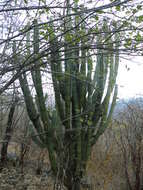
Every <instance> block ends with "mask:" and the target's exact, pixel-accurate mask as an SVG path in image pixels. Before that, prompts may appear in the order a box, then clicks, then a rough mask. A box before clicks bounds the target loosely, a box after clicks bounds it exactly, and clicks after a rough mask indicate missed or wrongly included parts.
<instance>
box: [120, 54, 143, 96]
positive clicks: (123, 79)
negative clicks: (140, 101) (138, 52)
mask: <svg viewBox="0 0 143 190" xmlns="http://www.w3.org/2000/svg"><path fill="white" fill-rule="evenodd" d="M128 59H129V60H126V59H121V62H120V66H119V72H118V78H117V83H118V85H119V93H118V97H119V98H130V97H136V96H143V57H130V58H128Z"/></svg>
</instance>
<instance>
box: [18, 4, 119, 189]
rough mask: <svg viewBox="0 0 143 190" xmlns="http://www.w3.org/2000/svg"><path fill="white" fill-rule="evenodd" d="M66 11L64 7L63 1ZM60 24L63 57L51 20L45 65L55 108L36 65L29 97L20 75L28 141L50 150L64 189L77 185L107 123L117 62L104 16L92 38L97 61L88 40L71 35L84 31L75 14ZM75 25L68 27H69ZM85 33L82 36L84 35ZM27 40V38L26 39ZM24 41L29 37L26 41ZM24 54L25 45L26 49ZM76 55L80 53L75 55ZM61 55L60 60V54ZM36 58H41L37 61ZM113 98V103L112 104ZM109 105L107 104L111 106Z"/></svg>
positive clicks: (36, 30) (36, 34) (114, 91)
mask: <svg viewBox="0 0 143 190" xmlns="http://www.w3.org/2000/svg"><path fill="white" fill-rule="evenodd" d="M67 14H69V9H68V5H67ZM65 18H66V19H67V20H65V26H64V30H65V31H64V36H63V40H64V47H63V48H64V56H63V55H61V54H60V51H59V48H60V47H59V39H58V37H57V35H56V31H55V28H54V25H53V24H50V25H49V26H48V29H47V30H48V32H49V33H48V38H49V44H50V52H49V53H50V59H49V57H48V58H47V59H49V60H48V62H50V69H51V75H52V81H53V88H54V93H55V110H51V111H48V110H47V108H46V104H45V98H44V92H43V87H42V75H41V71H40V67H37V66H36V65H38V63H37V62H35V63H34V64H35V69H34V70H31V75H32V80H33V84H34V88H35V91H36V101H35V102H34V100H33V97H32V95H31V92H30V89H29V87H28V81H27V78H26V74H23V75H22V76H20V77H19V81H20V85H21V89H22V91H23V94H24V98H25V103H26V106H27V111H28V114H29V117H30V119H31V121H32V123H33V126H34V128H31V134H32V137H33V141H35V143H36V144H37V145H39V146H40V147H42V148H47V149H48V151H49V159H50V163H51V168H52V171H53V174H54V175H55V177H57V178H58V180H61V181H62V182H63V183H64V185H65V186H66V187H67V188H68V189H71V188H72V189H74V190H78V189H80V179H81V178H82V176H83V175H84V173H85V172H86V164H87V161H88V159H89V156H90V153H91V150H92V146H93V145H94V144H95V143H96V141H97V140H98V138H99V137H100V135H102V134H103V133H104V131H105V129H106V128H107V126H108V124H109V122H110V119H111V115H112V112H113V108H114V105H115V102H116V96H117V86H116V85H115V84H116V76H117V70H118V63H119V55H118V54H119V53H118V51H116V54H115V55H114V54H113V53H111V52H109V51H108V50H104V49H107V48H108V47H110V48H113V46H114V47H116V49H118V46H119V44H118V43H116V44H115V45H113V40H116V39H117V38H118V36H115V37H114V39H112V38H110V39H109V40H107V42H106V43H107V44H109V45H103V44H102V42H103V40H104V39H106V37H107V36H106V33H107V31H108V32H109V31H110V28H109V26H108V25H107V21H104V23H103V27H102V30H103V31H104V32H105V34H101V35H98V36H97V37H96V43H97V47H99V49H98V50H97V56H96V62H94V61H93V59H92V57H91V56H90V50H89V49H88V48H85V46H86V45H87V39H86V37H85V38H84V37H83V36H82V37H81V38H76V35H77V33H80V31H82V33H83V34H87V31H86V27H85V25H84V23H83V22H81V23H82V24H79V23H80V18H79V17H78V16H75V18H74V19H75V22H74V23H73V21H72V20H71V19H70V17H65ZM74 24H75V25H77V26H78V27H74V30H69V29H70V28H72V27H73V25H74ZM34 26H35V27H34V37H33V38H34V39H33V40H34V44H33V52H34V56H37V54H39V28H38V26H37V21H36V20H35V21H34ZM85 36H86V35H85ZM27 39H29V37H28V38H27ZM28 43H29V42H28ZM27 52H28V53H29V50H27ZM80 55H81V58H80ZM62 57H64V60H63V59H61V58H62ZM39 61H41V60H39ZM111 101H112V103H111ZM110 105H111V106H110Z"/></svg>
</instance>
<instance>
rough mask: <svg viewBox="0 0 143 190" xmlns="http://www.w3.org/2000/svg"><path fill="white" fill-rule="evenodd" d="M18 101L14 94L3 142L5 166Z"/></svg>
mask: <svg viewBox="0 0 143 190" xmlns="http://www.w3.org/2000/svg"><path fill="white" fill-rule="evenodd" d="M17 102H18V96H17V95H15V94H14V96H13V102H12V104H11V105H10V110H9V114H8V121H7V126H6V129H5V135H4V138H3V143H2V148H1V165H2V166H3V165H4V164H6V161H7V150H8V145H9V142H10V140H11V137H12V132H13V128H14V126H13V117H14V112H15V108H16V106H17Z"/></svg>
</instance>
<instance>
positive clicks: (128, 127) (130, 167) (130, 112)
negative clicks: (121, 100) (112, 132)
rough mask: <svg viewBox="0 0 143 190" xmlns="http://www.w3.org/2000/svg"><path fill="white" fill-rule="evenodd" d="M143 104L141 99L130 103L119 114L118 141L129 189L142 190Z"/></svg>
mask: <svg viewBox="0 0 143 190" xmlns="http://www.w3.org/2000/svg"><path fill="white" fill-rule="evenodd" d="M142 105H143V102H142V100H141V99H135V100H131V101H129V102H128V103H127V104H126V106H125V109H124V110H123V111H122V112H120V113H118V114H119V115H120V117H119V118H118V122H117V121H115V123H118V125H119V126H118V127H119V138H118V140H117V141H116V142H117V143H118V145H119V147H120V149H121V153H122V156H123V167H124V172H125V179H126V184H127V189H129V190H141V189H142V185H143V182H142V175H143V173H142V157H143V154H142V140H143V135H142V134H143V133H142V123H143V117H142V113H143V108H142Z"/></svg>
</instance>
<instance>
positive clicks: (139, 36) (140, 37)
mask: <svg viewBox="0 0 143 190" xmlns="http://www.w3.org/2000/svg"><path fill="white" fill-rule="evenodd" d="M135 39H136V41H138V42H140V41H141V40H142V36H141V35H140V33H139V32H138V33H137V35H136V38H135Z"/></svg>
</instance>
